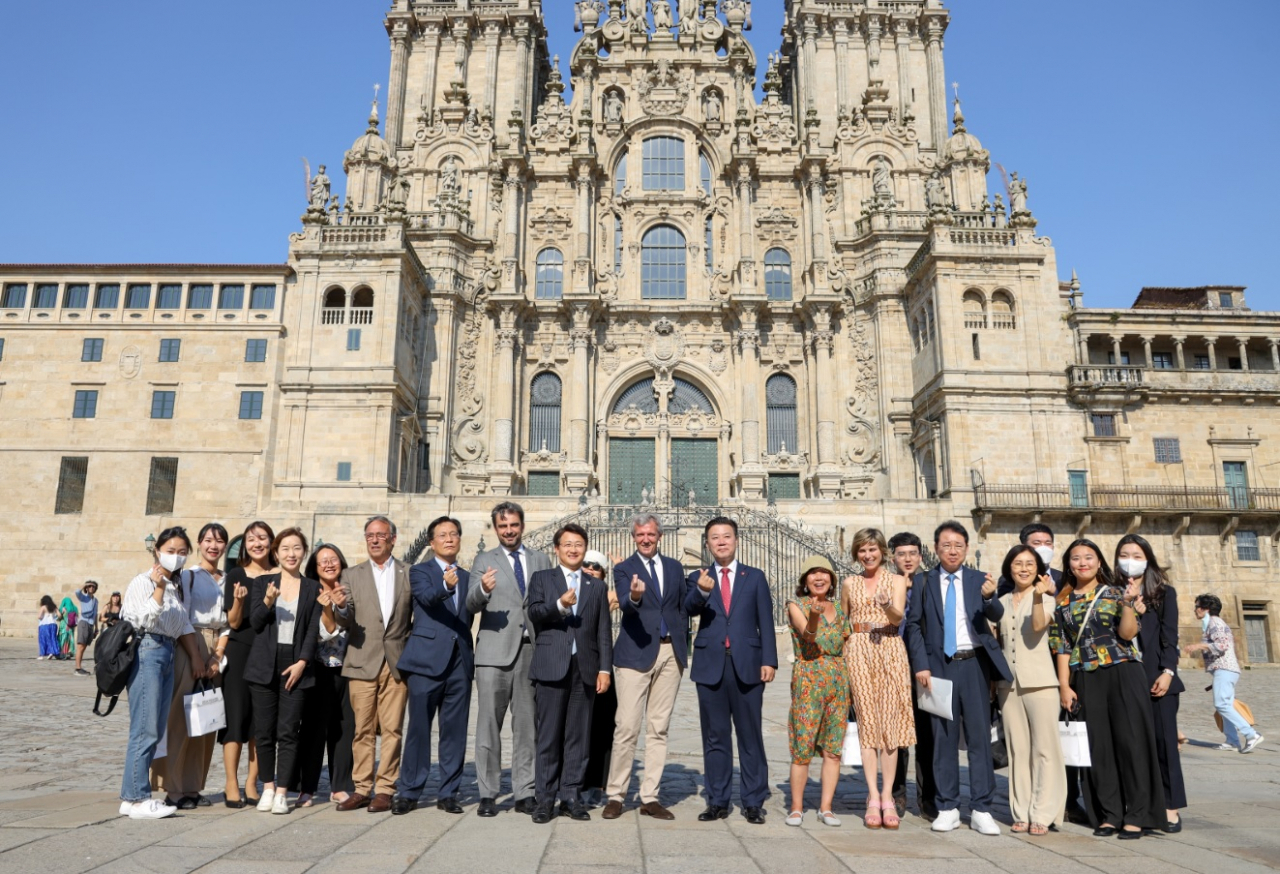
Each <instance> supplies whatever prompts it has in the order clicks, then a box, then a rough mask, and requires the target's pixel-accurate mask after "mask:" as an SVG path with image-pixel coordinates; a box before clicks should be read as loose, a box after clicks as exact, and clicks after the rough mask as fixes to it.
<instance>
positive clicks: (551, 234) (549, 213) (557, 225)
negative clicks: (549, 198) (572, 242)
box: [529, 204, 573, 240]
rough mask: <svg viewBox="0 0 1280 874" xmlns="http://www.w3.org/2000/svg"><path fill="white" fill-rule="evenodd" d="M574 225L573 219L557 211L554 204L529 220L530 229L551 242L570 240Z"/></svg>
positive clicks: (559, 210)
mask: <svg viewBox="0 0 1280 874" xmlns="http://www.w3.org/2000/svg"><path fill="white" fill-rule="evenodd" d="M572 224H573V219H572V218H571V217H570V216H569V214H568V213H567V212H565V211H564V210H561V209H557V208H556V206H555V205H554V204H548V205H547V207H546V208H545V209H544V210H543V211H542V212H541V213H540V214H538V215H536V216H533V217H532V218H530V219H529V227H531V228H533V230H534V232H535V233H537V234H538V235H540V236H542V237H545V238H547V239H549V240H568V239H569V228H570V226H571V225H572Z"/></svg>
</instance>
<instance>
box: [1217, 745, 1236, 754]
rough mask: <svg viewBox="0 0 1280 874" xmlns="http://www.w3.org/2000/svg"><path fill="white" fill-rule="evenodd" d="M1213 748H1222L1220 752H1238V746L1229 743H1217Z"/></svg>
mask: <svg viewBox="0 0 1280 874" xmlns="http://www.w3.org/2000/svg"><path fill="white" fill-rule="evenodd" d="M1214 749H1215V750H1222V752H1224V753H1238V752H1240V748H1239V747H1235V746H1232V745H1231V744H1229V743H1220V744H1218V745H1217V746H1216V747H1214Z"/></svg>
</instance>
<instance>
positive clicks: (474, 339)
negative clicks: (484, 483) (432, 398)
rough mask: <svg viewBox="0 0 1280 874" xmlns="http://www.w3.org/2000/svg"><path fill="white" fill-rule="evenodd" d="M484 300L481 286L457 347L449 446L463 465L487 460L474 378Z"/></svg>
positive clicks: (480, 403) (480, 399) (479, 393)
mask: <svg viewBox="0 0 1280 874" xmlns="http://www.w3.org/2000/svg"><path fill="white" fill-rule="evenodd" d="M484 296H485V293H484V286H483V285H482V286H481V292H480V293H479V294H478V295H477V300H476V302H475V305H473V306H472V308H471V312H470V313H469V314H468V316H467V321H466V324H465V326H464V327H463V329H462V336H461V337H460V338H459V339H460V342H459V343H458V376H457V392H456V394H455V397H456V398H457V403H458V415H457V416H455V417H454V420H453V429H452V430H453V440H452V443H453V454H454V456H455V457H456V458H457V459H458V460H459V461H462V462H481V461H484V460H485V459H486V457H487V456H488V448H487V446H488V441H487V440H486V439H485V433H484V431H485V428H484V420H483V419H482V418H480V411H481V410H482V409H484V393H483V392H482V391H480V387H479V384H478V380H477V376H476V358H477V356H478V355H479V352H480V333H481V331H482V329H483V327H484V323H485V316H484V308H483V307H482V306H481V305H480V298H482V297H484Z"/></svg>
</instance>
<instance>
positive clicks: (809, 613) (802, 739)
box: [786, 556, 870, 826]
mask: <svg viewBox="0 0 1280 874" xmlns="http://www.w3.org/2000/svg"><path fill="white" fill-rule="evenodd" d="M835 591H836V571H835V568H833V567H832V566H831V562H829V561H828V560H827V559H825V558H823V557H822V556H812V557H810V558H809V559H807V560H806V561H805V563H804V564H803V565H801V566H800V582H799V584H798V585H797V586H796V593H795V596H794V597H792V598H789V599H787V620H788V622H789V624H790V625H791V649H792V651H793V652H794V654H795V664H794V666H793V667H792V670H791V715H790V719H789V720H788V723H787V726H788V732H787V737H788V742H789V746H790V751H791V812H790V813H788V814H787V819H786V822H787V825H789V826H798V825H800V824H801V823H802V822H803V821H804V790H805V786H806V785H807V784H808V782H809V766H810V764H811V763H812V762H813V757H814V755H815V753H820V754H821V756H822V777H821V780H822V782H821V784H820V785H821V789H820V792H821V796H820V799H819V802H818V821H819V822H821V823H822V824H823V825H830V826H838V825H840V820H839V819H837V818H836V816H835V814H834V813H832V812H831V806H832V801H833V800H834V799H835V794H836V784H837V783H838V782H840V756H841V753H842V752H843V750H844V732H845V724H846V721H847V720H848V718H849V675H848V673H847V672H846V671H845V664H844V658H843V654H844V647H845V640H846V639H847V638H848V637H849V624H848V622H846V621H845V613H844V608H843V607H842V606H841V604H840V601H839V600H838V599H837V598H835V597H834V595H835ZM867 809H868V810H870V802H868V808H867Z"/></svg>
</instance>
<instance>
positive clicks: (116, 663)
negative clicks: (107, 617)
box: [93, 619, 141, 716]
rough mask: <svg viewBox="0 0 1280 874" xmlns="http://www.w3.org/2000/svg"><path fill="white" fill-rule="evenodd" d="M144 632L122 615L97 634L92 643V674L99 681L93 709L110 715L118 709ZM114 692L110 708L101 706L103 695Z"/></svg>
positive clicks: (100, 714) (102, 714) (100, 713)
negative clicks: (100, 707)
mask: <svg viewBox="0 0 1280 874" xmlns="http://www.w3.org/2000/svg"><path fill="white" fill-rule="evenodd" d="M140 640H141V635H139V634H135V633H134V629H133V624H132V623H131V622H127V621H126V620H124V619H121V620H120V621H119V622H117V623H116V624H115V625H112V626H111V627H109V628H107V630H106V631H103V632H102V634H100V635H98V641H97V643H95V644H94V645H93V676H94V680H95V681H96V682H97V684H98V697H97V698H95V699H94V701H93V712H94V713H96V714H98V715H99V716H110V715H111V711H112V710H115V708H116V702H117V701H119V700H120V693H121V692H123V691H124V687H125V686H126V685H127V684H128V682H129V671H130V669H131V668H132V667H133V660H134V658H135V657H136V656H137V653H138V643H139V641H140ZM108 695H109V696H111V703H110V704H108V705H107V712H106V713H103V712H102V711H101V710H99V709H98V707H99V705H101V704H102V699H103V697H104V696H108Z"/></svg>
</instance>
